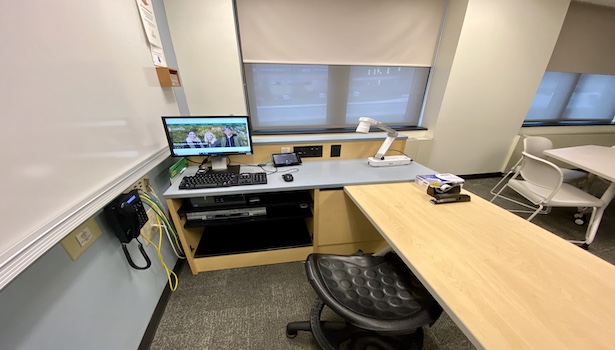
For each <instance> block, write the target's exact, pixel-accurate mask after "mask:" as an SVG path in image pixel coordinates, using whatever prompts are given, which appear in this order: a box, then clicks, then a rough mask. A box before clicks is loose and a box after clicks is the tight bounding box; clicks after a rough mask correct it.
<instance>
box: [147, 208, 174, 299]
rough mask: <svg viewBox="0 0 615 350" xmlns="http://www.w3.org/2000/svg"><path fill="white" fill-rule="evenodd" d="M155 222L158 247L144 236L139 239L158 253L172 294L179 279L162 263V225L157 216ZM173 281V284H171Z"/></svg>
mask: <svg viewBox="0 0 615 350" xmlns="http://www.w3.org/2000/svg"><path fill="white" fill-rule="evenodd" d="M156 221H157V223H158V235H159V238H158V245H155V244H154V242H152V241H150V240H149V238H147V237H145V235H141V237H143V239H145V240H146V241H147V242H149V243H150V244H151V245H152V246H154V248H155V249H156V252H157V253H158V259H159V260H160V264H161V265H162V267H163V268H164V270H165V271H166V273H167V280H168V281H169V288H170V289H171V291H172V292H174V291H175V290H176V289H177V284H178V283H179V278H178V277H177V275H176V274H175V272H173V271H171V270H169V268H168V267H167V265H166V264H165V263H164V259H163V257H162V252H161V251H160V248H161V247H162V223H161V222H160V218H159V217H158V215H156ZM174 281H175V283H173V282H174Z"/></svg>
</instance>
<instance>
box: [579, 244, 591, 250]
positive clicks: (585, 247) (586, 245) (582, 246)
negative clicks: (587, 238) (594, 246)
mask: <svg viewBox="0 0 615 350" xmlns="http://www.w3.org/2000/svg"><path fill="white" fill-rule="evenodd" d="M581 248H583V249H585V250H588V249H589V244H587V243H583V244H581Z"/></svg>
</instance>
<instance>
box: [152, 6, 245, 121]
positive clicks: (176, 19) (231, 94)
mask: <svg viewBox="0 0 615 350" xmlns="http://www.w3.org/2000/svg"><path fill="white" fill-rule="evenodd" d="M164 5H165V9H166V13H167V20H168V23H169V28H170V32H171V37H172V39H173V43H174V46H175V54H176V56H177V62H178V65H179V70H180V72H181V76H182V84H183V86H184V91H185V92H186V99H187V100H188V105H189V108H190V113H191V114H192V115H229V114H233V115H246V114H247V107H246V103H245V98H244V91H243V73H242V68H241V59H240V58H239V57H240V56H239V46H238V43H237V32H236V28H235V17H234V12H233V1H232V0H207V1H203V0H182V1H177V0H165V1H164Z"/></svg>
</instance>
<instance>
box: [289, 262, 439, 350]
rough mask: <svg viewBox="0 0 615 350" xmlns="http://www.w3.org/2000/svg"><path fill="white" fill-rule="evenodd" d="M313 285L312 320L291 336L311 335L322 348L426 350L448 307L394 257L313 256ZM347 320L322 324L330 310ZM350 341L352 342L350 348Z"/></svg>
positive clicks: (308, 266) (295, 325)
mask: <svg viewBox="0 0 615 350" xmlns="http://www.w3.org/2000/svg"><path fill="white" fill-rule="evenodd" d="M305 271H306V274H307V278H308V281H309V282H310V284H311V285H312V287H313V288H314V290H315V291H316V294H318V298H317V299H316V302H315V303H314V306H313V307H312V310H311V312H310V321H305V322H292V323H289V324H288V325H287V326H286V336H287V337H289V338H294V337H296V336H297V332H298V331H310V332H312V334H313V336H314V338H315V339H316V341H317V342H318V344H319V345H320V347H321V348H322V349H326V350H337V349H339V346H340V345H342V344H345V345H344V346H346V344H348V348H349V349H367V348H368V346H369V347H370V349H373V348H376V349H383V350H384V349H386V350H388V349H395V350H398V349H421V348H422V346H423V328H422V327H423V326H426V325H432V324H433V323H434V322H435V321H436V320H437V319H438V317H440V314H441V313H442V308H441V307H440V305H439V304H438V303H437V302H436V301H435V300H434V298H433V297H432V296H431V295H430V294H429V292H427V290H426V289H425V287H423V285H422V284H421V283H420V282H419V280H418V279H417V278H416V276H414V275H413V274H412V272H410V270H409V269H408V268H407V266H406V265H405V264H404V262H403V261H401V259H399V257H398V256H397V255H396V254H394V253H388V254H387V255H385V256H373V255H368V254H363V253H362V252H360V253H357V254H355V255H350V256H342V255H331V254H310V255H309V256H308V257H307V260H306V262H305ZM325 305H326V306H328V307H329V308H330V309H331V310H332V311H334V312H335V313H336V314H337V315H339V316H341V317H342V318H343V319H344V320H343V321H321V320H320V316H321V313H322V310H323V308H324V306H325ZM348 342H349V343H348Z"/></svg>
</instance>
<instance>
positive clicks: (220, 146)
mask: <svg viewBox="0 0 615 350" xmlns="http://www.w3.org/2000/svg"><path fill="white" fill-rule="evenodd" d="M162 123H163V125H164V131H165V132H166V135H167V141H168V142H169V148H170V150H171V155H172V156H173V157H190V156H225V155H230V154H252V137H251V136H250V131H251V130H250V118H249V117H247V116H228V117H162Z"/></svg>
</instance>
